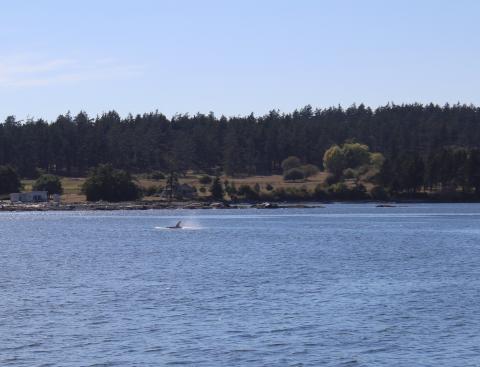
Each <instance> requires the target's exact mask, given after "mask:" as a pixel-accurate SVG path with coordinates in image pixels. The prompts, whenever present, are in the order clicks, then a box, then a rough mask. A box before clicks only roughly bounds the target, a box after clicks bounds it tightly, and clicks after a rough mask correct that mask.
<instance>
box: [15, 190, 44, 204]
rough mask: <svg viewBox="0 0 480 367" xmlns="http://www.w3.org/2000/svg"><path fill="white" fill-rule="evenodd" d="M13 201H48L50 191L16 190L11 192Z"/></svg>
mask: <svg viewBox="0 0 480 367" xmlns="http://www.w3.org/2000/svg"><path fill="white" fill-rule="evenodd" d="M10 201H11V202H12V203H40V202H45V201H48V192H46V191H30V192H15V193H13V194H10Z"/></svg>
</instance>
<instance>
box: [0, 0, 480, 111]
mask: <svg viewBox="0 0 480 367" xmlns="http://www.w3.org/2000/svg"><path fill="white" fill-rule="evenodd" d="M479 14H480V2H479V1H475V0H471V1H467V0H465V1H461V0H459V1H451V0H448V1H447V0H416V1H413V0H412V1H407V0H401V1H400V0H397V1H393V0H392V1H388V0H383V1H382V0H362V1H359V0H329V1H327V0H290V1H286V0H236V1H234V0H223V1H220V0H191V1H187V0H171V1H167V0H157V1H155V0H151V1H150V0H135V1H134V0H131V1H121V0H115V1H113V0H111V1H110V0H96V1H89V0H82V1H65V0H58V1H53V0H43V1H37V0H30V1H27V0H25V1H5V2H3V3H2V20H1V22H0V45H1V47H0V119H4V118H5V116H7V115H10V114H13V115H16V116H17V118H25V117H27V116H31V117H43V118H47V119H52V118H55V117H56V116H57V115H58V114H60V113H64V112H66V111H68V110H70V111H72V113H77V112H78V111H79V110H86V111H87V112H88V113H89V114H91V115H96V114H97V113H101V112H102V111H106V110H110V109H116V110H117V111H118V112H119V113H120V114H122V115H126V114H127V113H129V112H131V113H134V114H135V113H139V112H146V111H153V110H156V109H158V110H159V111H161V112H163V113H165V114H166V115H167V116H171V115H173V114H175V113H176V112H180V113H185V112H188V113H191V114H192V113H196V112H204V113H208V112H209V111H214V112H215V113H216V114H217V115H220V114H226V115H243V114H248V113H250V112H254V113H255V114H263V113H266V112H267V111H269V110H271V109H280V110H281V111H285V112H287V111H291V110H293V109H295V108H297V107H301V106H304V105H306V104H311V105H313V106H316V107H317V106H318V107H326V106H331V105H337V104H342V105H344V106H348V105H350V104H352V103H354V102H355V103H357V104H358V103H361V102H363V103H365V104H367V105H370V106H373V107H375V106H378V105H383V104H386V103H387V102H389V101H393V102H395V103H408V102H414V101H418V102H422V103H426V102H431V101H432V102H435V103H439V104H444V103H446V102H449V103H456V102H458V101H460V102H462V103H474V104H480V67H479V65H480V60H479V58H480V39H479V37H480V22H479V21H478V16H479Z"/></svg>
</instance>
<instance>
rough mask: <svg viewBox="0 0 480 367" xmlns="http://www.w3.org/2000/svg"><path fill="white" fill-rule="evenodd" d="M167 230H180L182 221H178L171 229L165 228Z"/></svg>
mask: <svg viewBox="0 0 480 367" xmlns="http://www.w3.org/2000/svg"><path fill="white" fill-rule="evenodd" d="M167 228H168V229H182V221H181V220H179V221H178V223H177V224H175V225H174V226H171V227H167Z"/></svg>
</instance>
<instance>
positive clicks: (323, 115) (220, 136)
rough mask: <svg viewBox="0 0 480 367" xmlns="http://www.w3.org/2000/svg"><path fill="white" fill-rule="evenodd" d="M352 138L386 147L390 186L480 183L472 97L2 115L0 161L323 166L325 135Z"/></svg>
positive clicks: (145, 168)
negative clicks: (267, 108) (223, 111)
mask: <svg viewBox="0 0 480 367" xmlns="http://www.w3.org/2000/svg"><path fill="white" fill-rule="evenodd" d="M345 142H359V143H362V144H365V145H367V146H368V147H369V148H370V150H371V151H372V152H378V153H381V154H382V155H383V156H384V157H385V161H384V164H383V167H382V172H381V173H380V175H379V178H378V179H379V182H380V183H381V184H382V185H384V186H385V187H388V188H390V189H392V190H398V191H411V192H414V191H417V190H419V189H421V188H430V189H435V188H439V187H452V186H456V187H460V188H462V189H465V190H469V189H471V188H474V189H477V188H478V189H480V183H479V182H480V178H478V174H477V172H478V171H480V159H479V153H478V149H479V148H480V143H479V142H480V108H478V107H475V106H471V105H461V104H457V105H445V106H438V105H434V104H429V105H421V104H407V105H395V104H388V105H386V106H382V107H379V108H376V109H371V108H369V107H366V106H364V105H363V104H361V105H358V106H356V105H353V106H351V107H348V108H342V107H340V106H339V107H330V108H325V109H313V108H312V107H311V106H305V107H303V108H301V109H298V110H295V111H293V112H291V113H280V112H278V111H271V112H269V113H268V114H266V115H264V116H254V115H253V114H251V115H248V116H236V117H225V116H220V117H216V116H215V115H214V114H213V113H210V114H196V115H194V116H189V115H187V114H178V115H175V116H173V117H172V118H170V119H169V118H167V117H166V116H165V115H163V114H161V113H159V112H152V113H145V114H143V115H137V116H132V115H129V116H127V117H125V118H121V117H120V116H119V114H118V113H116V112H115V111H110V112H107V113H104V114H102V115H99V116H96V117H94V118H91V117H89V116H88V115H87V114H86V113H85V112H80V113H78V114H77V115H75V116H73V115H71V114H70V113H67V114H63V115H60V116H58V118H57V119H56V120H55V121H52V122H47V121H45V120H43V119H29V120H27V121H18V120H16V119H15V117H13V116H9V117H7V118H6V120H5V121H4V122H3V123H1V124H0V165H10V166H12V167H15V168H16V170H17V172H18V173H19V174H20V175H21V176H22V177H26V178H35V177H36V176H37V175H38V172H39V171H41V172H47V173H52V174H56V175H64V176H84V175H86V174H87V172H88V171H89V170H90V169H91V168H93V167H97V166H98V165H100V164H110V165H112V167H115V168H118V169H124V170H126V171H129V172H131V173H138V172H149V171H157V170H158V171H164V172H169V171H177V172H181V171H186V170H195V171H198V172H207V173H212V172H225V173H227V174H228V175H253V174H266V175H268V174H274V173H281V172H283V170H282V162H283V161H284V160H285V159H286V158H287V157H289V156H295V157H298V159H299V160H300V161H301V163H302V164H304V165H306V164H312V165H315V166H318V167H319V168H320V169H325V167H324V159H323V158H324V154H325V152H326V151H327V150H328V149H329V148H330V147H331V146H332V145H341V144H343V143H345Z"/></svg>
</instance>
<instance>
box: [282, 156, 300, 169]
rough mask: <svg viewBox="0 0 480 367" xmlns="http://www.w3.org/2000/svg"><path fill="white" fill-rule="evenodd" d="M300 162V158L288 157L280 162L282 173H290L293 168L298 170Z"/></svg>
mask: <svg viewBox="0 0 480 367" xmlns="http://www.w3.org/2000/svg"><path fill="white" fill-rule="evenodd" d="M301 164H302V162H301V161H300V158H298V157H295V156H293V155H292V156H290V157H288V158H286V159H284V160H283V161H282V170H283V172H284V173H286V172H287V171H290V170H291V169H293V168H298V167H300V165H301Z"/></svg>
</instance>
